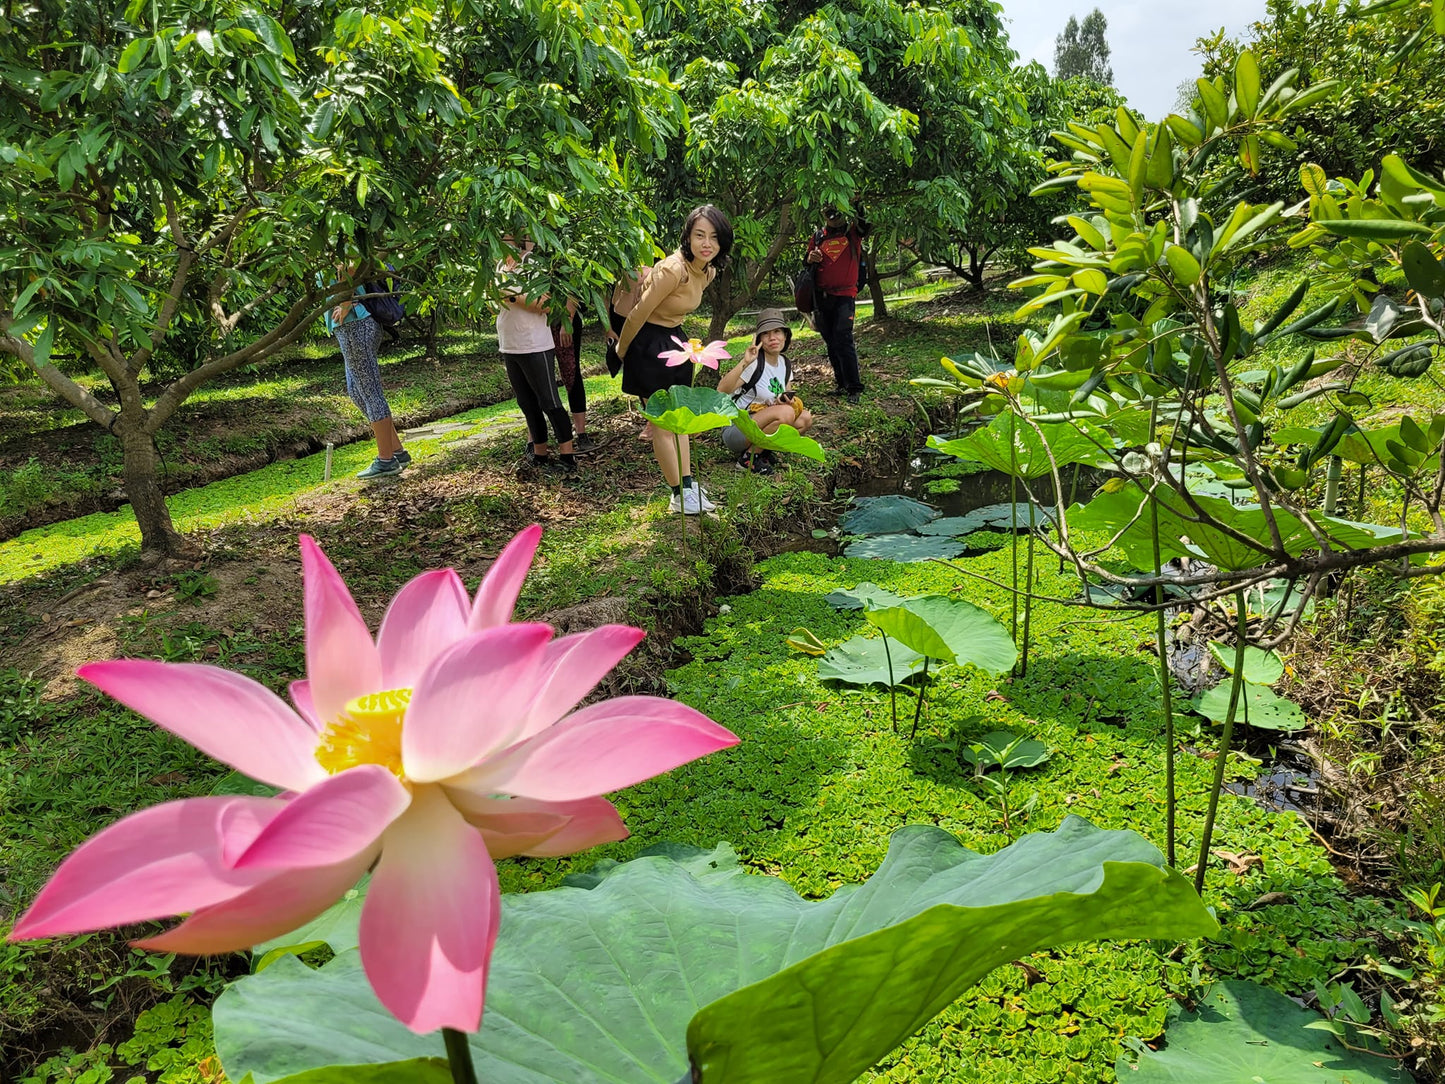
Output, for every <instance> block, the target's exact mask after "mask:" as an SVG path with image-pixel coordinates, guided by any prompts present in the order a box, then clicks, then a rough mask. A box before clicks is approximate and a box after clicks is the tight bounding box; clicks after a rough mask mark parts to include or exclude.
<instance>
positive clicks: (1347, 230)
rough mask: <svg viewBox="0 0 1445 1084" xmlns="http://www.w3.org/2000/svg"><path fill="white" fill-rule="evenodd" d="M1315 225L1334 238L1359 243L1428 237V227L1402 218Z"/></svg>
mask: <svg viewBox="0 0 1445 1084" xmlns="http://www.w3.org/2000/svg"><path fill="white" fill-rule="evenodd" d="M1315 225H1316V226H1319V227H1321V228H1323V229H1326V230H1328V231H1329V232H1330V233H1333V234H1334V235H1335V236H1336V237H1353V238H1356V239H1358V240H1361V241H1401V240H1404V239H1405V238H1407V237H1429V236H1430V234H1431V231H1430V227H1429V226H1423V225H1421V224H1420V223H1419V222H1410V221H1407V220H1405V219H1402V218H1327V219H1315Z"/></svg>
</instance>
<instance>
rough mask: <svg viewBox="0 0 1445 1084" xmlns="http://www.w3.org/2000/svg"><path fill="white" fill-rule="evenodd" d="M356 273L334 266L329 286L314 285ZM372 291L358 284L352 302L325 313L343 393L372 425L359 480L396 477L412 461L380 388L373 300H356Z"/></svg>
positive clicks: (378, 330)
mask: <svg viewBox="0 0 1445 1084" xmlns="http://www.w3.org/2000/svg"><path fill="white" fill-rule="evenodd" d="M355 273H356V268H354V267H347V266H346V265H345V264H344V263H338V264H337V265H336V276H335V277H334V278H332V279H331V281H330V282H327V283H323V282H322V281H321V275H320V274H319V273H318V274H317V276H316V282H317V285H319V286H323V287H325V288H329V287H331V286H334V285H336V284H337V283H338V282H340V281H342V279H343V278H346V277H348V276H350V275H353V274H355ZM374 292H375V291H373V290H372V289H371V288H370V287H369V286H366V285H365V284H363V285H360V286H357V287H356V289H355V290H354V291H353V292H352V297H351V300H348V301H342V302H340V303H339V304H337V305H335V306H333V307H332V308H330V309H328V310H327V312H326V330H327V331H329V332H331V334H333V335H335V336H336V343H337V345H338V346H340V347H341V363H342V365H343V366H344V367H345V370H346V394H347V395H349V396H351V401H352V402H353V403H355V404H356V406H357V409H359V410H360V411H361V413H362V414H364V415H366V420H367V421H368V422H370V423H371V432H372V436H374V437H375V438H376V458H375V459H374V460H372V462H371V464H370V466H368V467H367V468H366V469H365V470H363V471H361V472H360V473H359V474H357V477H358V478H384V477H386V476H388V475H392V474H400V473H401V472H402V471H404V470H405V469H406V468H407V466H408V465H409V464H410V463H411V455H410V454H409V453H408V452H407V450H406V449H405V448H403V447H402V446H401V437H400V436H398V435H397V432H396V423H395V422H393V421H392V420H391V406H390V405H389V404H388V403H387V401H386V392H385V391H383V390H382V387H381V366H380V364H378V362H377V359H376V358H377V351H378V348H379V347H380V345H381V326H380V324H378V322H377V320H376V318H375V317H374V316H373V315H372V312H371V309H370V307H369V306H371V305H373V304H374V302H373V301H371V300H368V301H365V302H363V301H361V300H359V298H362V297H364V296H365V295H366V294H368V293H374Z"/></svg>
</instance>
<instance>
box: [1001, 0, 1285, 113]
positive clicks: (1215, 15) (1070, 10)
mask: <svg viewBox="0 0 1445 1084" xmlns="http://www.w3.org/2000/svg"><path fill="white" fill-rule="evenodd" d="M1001 2H1002V4H1003V11H1004V18H1005V20H1006V22H1007V24H1008V31H1009V40H1010V41H1011V42H1012V43H1013V48H1014V52H1016V53H1018V54H1019V61H1020V63H1028V62H1029V61H1030V60H1037V61H1038V62H1039V63H1040V64H1042V65H1043V66H1044V67H1046V68H1048V69H1049V72H1050V73H1052V72H1053V70H1054V39H1055V38H1057V37H1058V36H1059V34H1060V33H1061V32H1062V31H1063V29H1064V24H1065V23H1067V22H1068V21H1069V16H1070V15H1073V16H1076V17H1077V18H1078V19H1079V21H1080V22H1082V21H1083V18H1084V16H1085V15H1087V14H1088V13H1089V12H1091V11H1093V10H1094V8H1095V7H1097V8H1098V9H1099V10H1100V11H1102V12H1103V13H1104V18H1106V19H1107V20H1108V21H1109V31H1108V35H1107V40H1108V42H1109V62H1110V63H1111V64H1112V65H1113V67H1114V86H1115V88H1116V89H1118V91H1119V92H1120V93H1121V94H1123V95H1124V96H1125V97H1127V98H1128V99H1129V105H1130V106H1131V107H1132V108H1133V109H1135V110H1137V111H1138V112H1140V113H1142V114H1144V117H1145V119H1146V120H1151V121H1157V120H1159V119H1160V118H1162V117H1163V116H1164V115H1165V114H1166V113H1168V112H1170V111H1171V110H1172V109H1173V108H1174V99H1175V97H1176V96H1177V91H1178V88H1179V84H1180V83H1181V82H1183V81H1184V80H1185V79H1197V78H1198V77H1199V75H1200V74H1201V71H1202V68H1203V62H1202V60H1201V59H1200V57H1199V55H1198V54H1197V53H1195V52H1193V51H1192V50H1193V48H1194V42H1195V39H1196V38H1199V37H1202V36H1204V35H1206V34H1212V33H1213V32H1214V31H1216V30H1218V29H1219V28H1220V27H1221V26H1223V27H1226V28H1227V29H1228V30H1229V32H1230V34H1231V35H1232V36H1238V35H1239V34H1240V33H1242V32H1243V31H1244V29H1245V28H1246V27H1248V26H1249V24H1250V23H1252V22H1254V21H1255V20H1257V19H1262V18H1263V17H1264V0H1214V2H1210V3H1201V2H1200V0H1096V2H1091V0H1001Z"/></svg>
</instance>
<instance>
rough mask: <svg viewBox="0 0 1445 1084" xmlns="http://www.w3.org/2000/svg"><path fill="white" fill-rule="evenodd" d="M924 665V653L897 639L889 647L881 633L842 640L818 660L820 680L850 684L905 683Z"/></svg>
mask: <svg viewBox="0 0 1445 1084" xmlns="http://www.w3.org/2000/svg"><path fill="white" fill-rule="evenodd" d="M890 659H891V660H892V670H891V673H892V675H893V677H892V680H891V681H890V680H889V673H890V670H889V661H890ZM922 668H923V656H922V655H920V654H919V653H918V652H916V651H914V650H913V649H912V648H908V647H904V646H903V645H902V644H895V643H889V644H887V645H886V647H885V645H884V643H883V638H882V637H881V636H861V635H860V636H855V637H853V639H851V640H848V641H846V642H844V643H841V644H839V645H838V646H837V647H835V648H833V649H832V650H831V651H829V652H828V653H827V654H826V655H824V656H823V657H822V658H821V659H819V660H818V680H819V681H841V682H844V683H845V684H848V685H885V686H887V685H902V684H903V683H904V682H905V681H907V680H908V679H909V678H910V677H912V676H913V675H914V674H916V673H918V671H919V670H921V669H922Z"/></svg>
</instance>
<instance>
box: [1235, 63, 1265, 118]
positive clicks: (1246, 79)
mask: <svg viewBox="0 0 1445 1084" xmlns="http://www.w3.org/2000/svg"><path fill="white" fill-rule="evenodd" d="M1234 100H1235V101H1236V102H1238V103H1239V111H1240V112H1241V113H1243V114H1244V116H1245V117H1246V118H1253V117H1254V114H1255V112H1256V111H1257V110H1258V109H1259V62H1258V61H1256V60H1255V59H1254V53H1252V52H1251V51H1250V50H1248V49H1246V50H1244V51H1243V52H1242V53H1240V54H1239V59H1238V60H1236V61H1235V62H1234Z"/></svg>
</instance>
